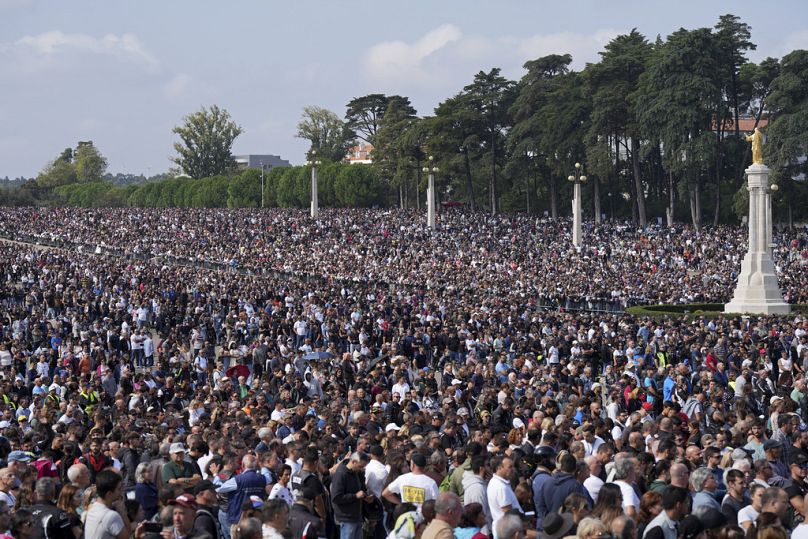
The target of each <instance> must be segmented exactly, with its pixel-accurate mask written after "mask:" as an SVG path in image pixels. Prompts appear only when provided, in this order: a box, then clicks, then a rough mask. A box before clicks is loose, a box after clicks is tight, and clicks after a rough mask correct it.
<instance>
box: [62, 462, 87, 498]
mask: <svg viewBox="0 0 808 539" xmlns="http://www.w3.org/2000/svg"><path fill="white" fill-rule="evenodd" d="M67 480H68V481H70V483H71V484H72V485H73V486H75V487H76V488H77V489H79V490H82V491H83V490H84V489H86V488H87V487H89V486H90V470H89V469H88V468H87V466H86V465H84V464H81V463H77V464H74V465H72V466H71V467H70V468H68V469H67Z"/></svg>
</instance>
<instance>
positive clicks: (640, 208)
mask: <svg viewBox="0 0 808 539" xmlns="http://www.w3.org/2000/svg"><path fill="white" fill-rule="evenodd" d="M631 164H632V166H633V168H634V190H635V191H636V196H637V214H638V216H639V218H640V226H641V227H643V228H645V225H646V224H647V221H646V217H645V192H644V191H643V188H642V176H641V175H640V141H639V140H637V137H636V136H634V137H631Z"/></svg>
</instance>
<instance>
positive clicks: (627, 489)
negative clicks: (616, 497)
mask: <svg viewBox="0 0 808 539" xmlns="http://www.w3.org/2000/svg"><path fill="white" fill-rule="evenodd" d="M614 483H615V484H616V485H617V486H618V487H620V494H622V495H623V510H626V509H628V508H629V507H631V506H633V507H634V510H635V511H639V510H640V498H639V497H637V493H636V492H634V489H633V488H632V486H631V485H629V484H628V483H626V482H625V481H615V482H614Z"/></svg>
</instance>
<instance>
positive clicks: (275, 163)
mask: <svg viewBox="0 0 808 539" xmlns="http://www.w3.org/2000/svg"><path fill="white" fill-rule="evenodd" d="M233 159H235V160H236V165H237V166H238V169H239V170H244V169H247V168H256V169H258V170H261V166H263V167H264V170H270V169H273V168H277V167H291V166H292V164H291V163H290V162H289V161H287V160H286V159H281V157H280V156H279V155H257V154H250V155H234V156H233Z"/></svg>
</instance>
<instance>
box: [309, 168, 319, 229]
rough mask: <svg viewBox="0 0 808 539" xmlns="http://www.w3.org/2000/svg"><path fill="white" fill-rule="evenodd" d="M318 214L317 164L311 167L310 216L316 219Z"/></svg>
mask: <svg viewBox="0 0 808 539" xmlns="http://www.w3.org/2000/svg"><path fill="white" fill-rule="evenodd" d="M319 215H320V205H319V202H318V200H317V165H314V166H312V167H311V218H312V219H317V217H318V216H319Z"/></svg>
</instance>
